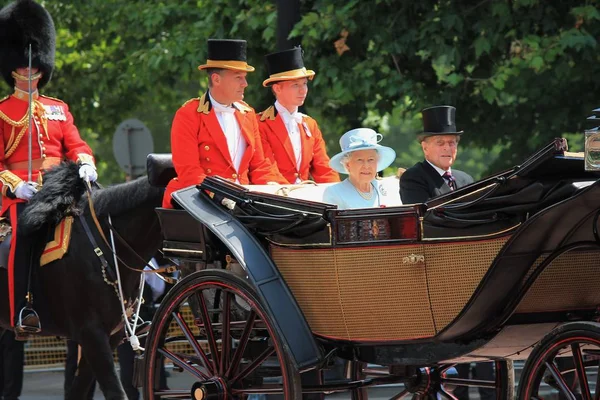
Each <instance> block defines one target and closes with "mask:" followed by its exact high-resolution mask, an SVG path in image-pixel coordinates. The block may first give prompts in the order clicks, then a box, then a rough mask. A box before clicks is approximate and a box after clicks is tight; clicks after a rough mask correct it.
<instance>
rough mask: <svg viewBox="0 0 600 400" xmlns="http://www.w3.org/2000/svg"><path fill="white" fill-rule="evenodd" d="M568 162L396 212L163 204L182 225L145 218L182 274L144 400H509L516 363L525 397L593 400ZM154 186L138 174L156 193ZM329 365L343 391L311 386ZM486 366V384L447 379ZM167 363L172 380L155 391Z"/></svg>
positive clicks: (592, 358)
mask: <svg viewBox="0 0 600 400" xmlns="http://www.w3.org/2000/svg"><path fill="white" fill-rule="evenodd" d="M566 150H567V149H566V142H565V141H564V140H562V139H557V140H555V141H554V142H553V143H551V144H549V145H548V146H546V147H545V148H543V149H541V150H540V151H538V152H537V153H536V154H534V155H533V156H531V157H530V158H529V159H527V160H526V161H525V162H524V163H523V164H521V165H519V166H516V167H514V168H512V169H509V170H507V171H504V172H501V173H498V174H496V175H494V176H491V177H489V178H486V179H484V180H481V181H479V182H476V183H474V184H471V185H469V186H467V187H464V188H461V189H459V190H456V191H454V192H451V193H449V194H447V195H444V196H442V197H438V198H435V199H433V200H431V201H430V202H428V203H426V204H413V205H404V206H399V207H389V208H377V209H356V210H338V209H337V208H336V207H335V206H332V205H330V204H325V203H323V202H321V201H319V199H318V198H313V199H312V200H306V196H305V198H294V197H291V195H289V193H288V196H282V195H280V194H270V193H265V192H260V191H255V190H251V189H250V188H248V187H242V186H239V185H236V184H234V183H232V182H229V181H227V180H224V179H220V178H217V177H210V178H206V180H205V181H204V182H203V183H202V184H201V185H199V186H198V187H191V188H188V189H184V190H181V191H179V192H176V193H175V194H174V196H173V197H174V199H175V201H176V202H177V204H178V205H179V206H180V207H179V208H176V209H172V210H168V209H157V212H158V215H159V219H160V222H161V227H162V233H163V239H164V241H163V246H162V250H163V252H164V253H165V255H167V256H168V257H170V258H173V259H177V260H178V261H179V262H180V263H181V265H182V267H184V266H185V268H184V271H187V272H188V274H187V276H185V277H184V278H183V279H182V280H181V281H180V282H179V283H178V284H177V285H176V286H175V287H174V288H173V289H172V290H171V291H170V292H169V293H168V295H167V296H166V298H165V299H164V301H163V302H162V304H161V306H160V308H159V310H158V312H157V314H156V316H155V318H154V321H153V324H152V328H151V331H150V334H149V336H148V338H147V340H146V345H145V372H144V393H145V398H146V399H167V398H192V399H229V398H247V396H248V395H250V394H258V393H263V394H277V393H278V394H280V395H283V398H285V399H300V398H302V393H304V394H305V395H307V394H312V395H313V396H314V395H319V394H324V393H334V392H341V391H348V392H350V393H351V396H352V398H353V399H365V398H368V393H367V388H368V387H370V386H379V385H382V386H383V385H386V387H390V385H391V387H392V388H393V387H394V385H392V384H399V383H402V384H403V385H402V386H397V393H396V394H394V395H393V396H392V397H391V398H393V399H400V398H405V397H406V398H408V397H409V396H416V397H417V398H423V399H425V398H427V399H428V398H438V397H441V398H454V397H453V395H452V394H451V388H452V387H456V386H468V387H483V388H490V389H492V390H494V391H495V394H496V397H497V398H498V399H511V398H513V397H514V386H515V385H514V373H513V367H512V365H513V360H525V359H527V362H526V365H525V367H524V369H523V371H522V374H521V378H520V382H519V396H520V398H522V399H538V398H542V396H543V397H544V398H553V397H552V395H550V396H547V395H548V394H551V393H555V394H556V393H561V394H562V395H564V396H565V398H571V399H575V398H583V399H591V398H595V399H598V398H599V396H600V388H599V387H598V384H599V383H598V379H600V374H599V372H598V363H599V360H600V324H599V323H598V322H597V321H599V320H600V312H599V309H598V307H599V305H600V292H599V291H598V290H597V286H598V282H600V236H599V233H598V229H599V227H600V222H599V216H600V173H599V172H594V171H586V170H585V169H584V159H583V157H582V156H579V155H574V154H570V153H567V152H566ZM165 174H166V175H169V173H168V171H166V170H165V169H164V168H162V167H161V166H160V162H158V163H157V162H156V161H153V162H150V168H149V178H150V179H151V180H153V181H155V182H157V183H160V181H161V180H162V181H164V178H165ZM161 176H162V178H161ZM296 197H301V196H296ZM336 359H338V360H339V359H342V360H345V366H346V368H345V373H344V378H343V379H339V377H338V378H337V379H335V380H331V379H324V375H326V374H324V371H327V370H328V369H329V368H330V367H331V366H332V365H334V364H335V362H334V360H336ZM483 361H489V362H491V363H493V365H494V368H493V370H494V372H493V377H491V378H490V379H469V378H465V377H460V378H459V377H457V376H455V374H454V373H453V371H454V369H453V368H452V367H453V366H454V365H456V364H462V363H471V362H483ZM165 362H168V363H172V364H173V365H174V366H175V367H176V370H179V371H181V373H180V374H177V373H175V372H173V373H171V375H170V377H169V378H168V380H167V381H166V382H165V379H163V378H164V376H162V375H161V372H160V371H161V366H162V365H163V364H164V363H165ZM390 390H391V389H390ZM594 393H595V394H594ZM592 396H593V397H592Z"/></svg>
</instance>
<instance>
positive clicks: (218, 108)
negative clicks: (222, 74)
mask: <svg viewBox="0 0 600 400" xmlns="http://www.w3.org/2000/svg"><path fill="white" fill-rule="evenodd" d="M208 98H209V99H210V103H211V104H212V105H213V107H214V108H215V111H225V110H227V111H229V109H232V110H233V111H235V107H233V106H226V105H225V104H221V103H219V102H218V101H216V100H215V99H214V98H213V97H212V95H211V94H210V92H208Z"/></svg>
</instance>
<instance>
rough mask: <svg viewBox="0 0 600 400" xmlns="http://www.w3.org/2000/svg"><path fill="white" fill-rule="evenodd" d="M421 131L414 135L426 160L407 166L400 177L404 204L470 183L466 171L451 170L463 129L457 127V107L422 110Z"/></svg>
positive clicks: (437, 107) (422, 200)
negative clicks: (459, 129)
mask: <svg viewBox="0 0 600 400" xmlns="http://www.w3.org/2000/svg"><path fill="white" fill-rule="evenodd" d="M421 114H422V116H423V132H421V133H419V134H418V135H417V140H418V141H419V142H420V143H421V148H422V149H423V154H424V155H425V160H423V161H421V162H418V163H416V164H415V165H413V166H412V167H410V168H409V169H407V170H406V171H405V172H404V173H403V174H402V176H401V177H400V197H401V199H402V203H404V204H414V203H425V202H426V201H427V200H429V199H431V198H433V197H436V196H440V195H442V194H445V193H448V192H450V191H452V190H456V189H458V188H459V187H462V186H465V185H468V184H469V183H472V182H473V178H472V177H471V176H470V175H469V174H467V173H466V172H463V171H459V170H457V169H452V164H454V161H455V160H456V154H457V151H458V142H459V141H460V135H462V133H463V131H458V129H456V122H455V117H456V108H454V107H452V106H434V107H429V108H426V109H424V110H423V111H421Z"/></svg>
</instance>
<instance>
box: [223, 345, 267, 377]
mask: <svg viewBox="0 0 600 400" xmlns="http://www.w3.org/2000/svg"><path fill="white" fill-rule="evenodd" d="M274 352H275V347H273V346H270V347H268V348H267V349H266V350H265V351H263V352H262V354H261V355H259V356H258V357H256V360H254V361H253V362H252V364H250V365H249V366H248V367H246V369H244V370H243V371H242V372H240V373H239V374H238V375H237V376H235V377H234V378H232V379H231V383H232V384H233V383H236V382H238V381H240V380H242V379H244V378H245V377H246V376H248V375H249V374H250V373H251V372H252V371H254V370H255V369H256V368H258V366H259V365H261V364H262V363H263V362H264V361H265V360H266V359H267V358H269V356H270V355H271V354H273V353H274Z"/></svg>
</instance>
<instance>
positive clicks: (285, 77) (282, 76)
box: [263, 68, 315, 87]
mask: <svg viewBox="0 0 600 400" xmlns="http://www.w3.org/2000/svg"><path fill="white" fill-rule="evenodd" d="M314 77H315V71H313V70H311V69H305V68H302V69H295V70H292V71H285V72H280V73H278V74H275V75H271V76H270V77H269V78H268V79H265V80H264V81H263V86H264V87H268V86H269V85H271V84H273V83H276V82H281V81H293V80H295V79H301V78H308V79H309V80H311V81H312V80H313V78H314Z"/></svg>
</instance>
